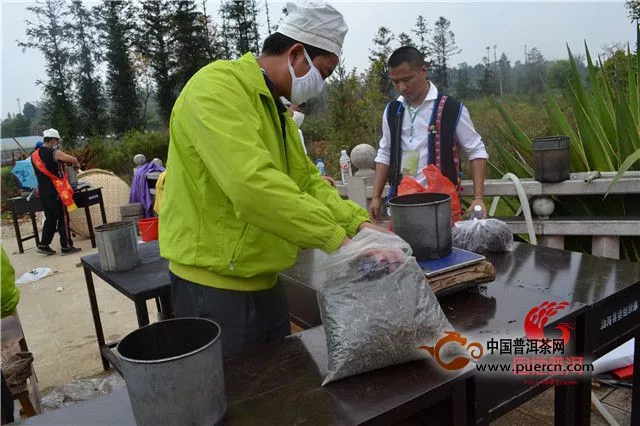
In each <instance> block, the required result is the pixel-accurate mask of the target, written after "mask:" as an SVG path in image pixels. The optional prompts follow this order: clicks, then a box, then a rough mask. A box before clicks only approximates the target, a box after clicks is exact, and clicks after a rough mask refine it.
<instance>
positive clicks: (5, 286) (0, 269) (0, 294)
mask: <svg viewBox="0 0 640 426" xmlns="http://www.w3.org/2000/svg"><path fill="white" fill-rule="evenodd" d="M15 278H16V274H15V270H14V269H13V265H11V262H10V261H9V256H7V253H5V251H4V248H3V247H2V246H0V305H1V309H0V316H1V317H2V318H4V317H7V316H9V315H11V314H13V313H14V312H15V311H16V306H18V301H19V300H20V290H18V288H17V287H16V279H15ZM0 395H1V396H2V410H1V411H2V413H1V415H0V417H1V420H2V424H7V423H11V422H13V396H12V395H11V391H10V390H9V386H8V385H7V382H6V380H5V378H4V374H2V390H1V391H0Z"/></svg>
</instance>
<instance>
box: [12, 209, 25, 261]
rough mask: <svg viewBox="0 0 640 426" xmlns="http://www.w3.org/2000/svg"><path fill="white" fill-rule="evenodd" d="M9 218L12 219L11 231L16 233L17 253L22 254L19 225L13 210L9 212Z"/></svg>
mask: <svg viewBox="0 0 640 426" xmlns="http://www.w3.org/2000/svg"><path fill="white" fill-rule="evenodd" d="M11 218H12V219H13V229H15V231H16V240H17V241H18V251H19V252H20V253H21V254H22V253H24V248H23V247H22V235H20V225H18V215H17V214H15V212H14V211H13V210H11Z"/></svg>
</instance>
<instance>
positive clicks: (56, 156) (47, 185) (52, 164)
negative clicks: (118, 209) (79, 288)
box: [31, 129, 80, 256]
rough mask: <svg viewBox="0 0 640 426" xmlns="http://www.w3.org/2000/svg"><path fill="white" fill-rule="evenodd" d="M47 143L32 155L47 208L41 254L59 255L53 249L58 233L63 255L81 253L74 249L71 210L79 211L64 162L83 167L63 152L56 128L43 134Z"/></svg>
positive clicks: (43, 204) (40, 192) (45, 208)
mask: <svg viewBox="0 0 640 426" xmlns="http://www.w3.org/2000/svg"><path fill="white" fill-rule="evenodd" d="M42 136H43V137H44V141H43V144H42V146H41V147H39V148H37V149H36V150H35V151H34V152H33V153H32V154H31V162H32V163H33V169H34V170H35V172H36V178H37V179H38V192H39V196H40V201H41V202H42V207H43V208H44V216H45V221H44V226H43V228H42V238H41V239H40V243H39V244H38V246H37V248H38V252H39V253H42V254H46V255H52V254H56V251H55V250H53V249H52V248H51V246H50V244H51V242H52V241H53V237H54V235H55V233H56V231H57V232H58V234H59V235H60V253H61V254H62V255H63V256H65V255H68V254H72V253H77V252H79V251H80V249H79V248H77V247H74V246H73V241H72V240H71V230H70V229H69V213H68V211H69V209H71V208H75V204H74V203H73V190H72V189H71V187H70V185H69V182H68V181H67V180H66V178H65V176H64V172H63V170H64V168H63V167H61V163H69V164H72V165H79V163H78V159H77V158H76V157H74V156H72V155H69V154H66V153H64V152H62V150H61V149H59V144H60V133H58V131H57V130H56V129H47V130H45V131H44V132H42Z"/></svg>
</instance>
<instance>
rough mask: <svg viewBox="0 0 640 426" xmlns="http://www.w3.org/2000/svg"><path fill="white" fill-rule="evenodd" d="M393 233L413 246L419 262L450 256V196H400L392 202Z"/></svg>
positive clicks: (431, 194) (433, 194)
mask: <svg viewBox="0 0 640 426" xmlns="http://www.w3.org/2000/svg"><path fill="white" fill-rule="evenodd" d="M389 206H390V207H391V222H392V223H393V231H394V232H395V233H396V234H398V236H400V238H402V239H403V240H405V241H406V242H407V243H409V245H410V246H411V249H412V250H413V255H414V256H415V257H416V259H418V260H432V259H440V258H442V257H445V256H448V255H449V254H451V247H452V243H451V241H452V239H451V197H450V196H449V195H446V194H438V193H420V194H409V195H401V196H399V197H395V198H392V199H391V200H389Z"/></svg>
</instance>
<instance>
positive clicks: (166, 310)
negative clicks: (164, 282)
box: [160, 294, 173, 319]
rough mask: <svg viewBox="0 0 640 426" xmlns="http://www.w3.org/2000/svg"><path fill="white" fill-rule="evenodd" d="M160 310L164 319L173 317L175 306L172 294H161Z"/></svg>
mask: <svg viewBox="0 0 640 426" xmlns="http://www.w3.org/2000/svg"><path fill="white" fill-rule="evenodd" d="M160 310H161V311H162V319H170V318H173V306H172V305H171V295H169V294H167V295H165V296H160Z"/></svg>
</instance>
